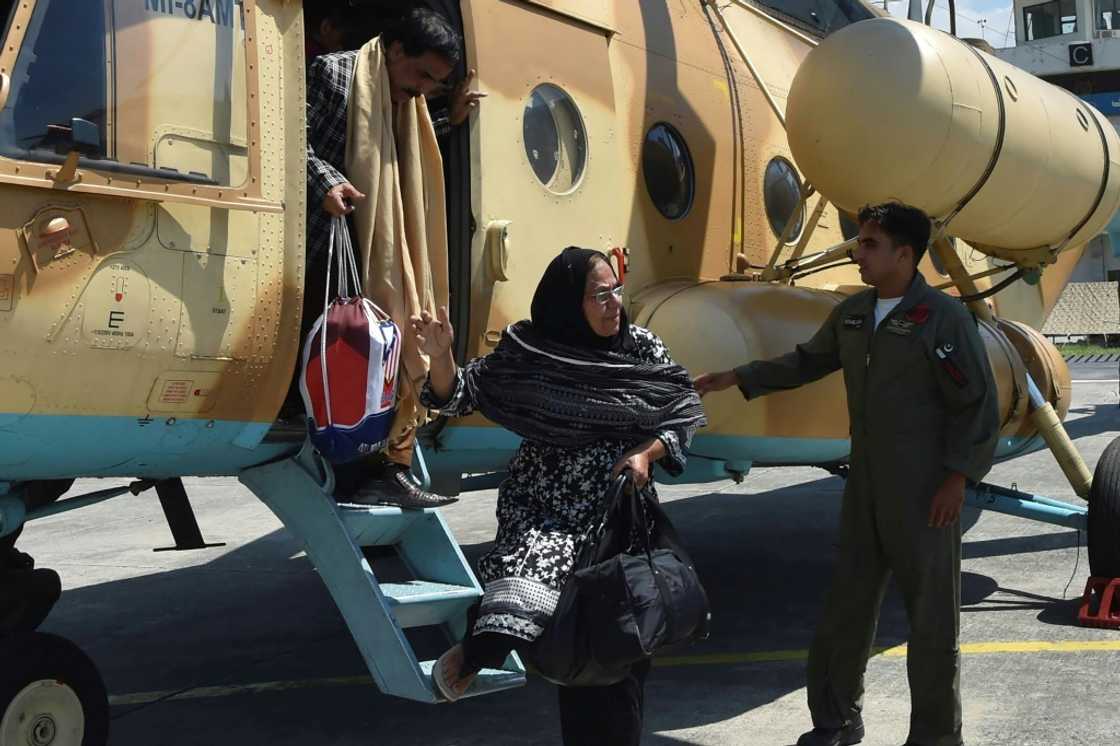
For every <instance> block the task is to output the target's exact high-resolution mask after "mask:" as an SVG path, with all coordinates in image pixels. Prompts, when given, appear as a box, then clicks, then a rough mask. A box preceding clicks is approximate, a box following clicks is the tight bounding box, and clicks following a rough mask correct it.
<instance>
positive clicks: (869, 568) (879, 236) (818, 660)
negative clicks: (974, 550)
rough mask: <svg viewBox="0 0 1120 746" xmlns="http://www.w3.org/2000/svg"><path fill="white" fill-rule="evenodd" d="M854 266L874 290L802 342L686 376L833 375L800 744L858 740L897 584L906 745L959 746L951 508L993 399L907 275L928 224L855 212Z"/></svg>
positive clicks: (944, 309) (775, 384)
mask: <svg viewBox="0 0 1120 746" xmlns="http://www.w3.org/2000/svg"><path fill="white" fill-rule="evenodd" d="M859 225H860V230H859V245H858V247H857V248H856V249H855V250H854V251H853V258H854V259H855V261H856V263H857V264H858V265H859V268H860V277H861V278H862V279H863V281H864V282H865V283H867V284H868V285H871V286H872V288H871V289H869V290H866V291H864V292H861V293H857V294H856V295H853V296H851V297H849V298H847V299H845V300H844V301H843V302H841V303H840V304H839V305H838V306H837V307H836V308H835V309H833V311H832V313H831V315H829V317H828V319H827V320H826V321H825V322H824V325H823V326H822V327H821V328H820V330H819V331H818V332H817V333H816V334H815V335H814V336H813V338H812V339H811V340H809V341H808V342H806V343H805V344H801V345H798V346H797V348H796V350H795V351H793V352H791V353H789V354H787V355H783V356H781V357H778V358H775V359H773V360H765V361H756V362H753V363H750V364H747V365H744V366H742V367H739V368H736V369H734V370H730V371H725V372H722V373H709V374H706V375H703V376H700V377H699V378H697V379H696V388H697V389H698V390H699V391H700V393H701V394H704V393H707V392H709V391H719V390H722V389H726V388H729V387H731V386H733V385H736V384H737V385H738V386H739V388H740V390H741V391H742V392H743V395H744V396H745V397H746V398H747V399H752V398H754V397H757V396H762V395H764V394H768V393H770V392H772V391H784V390H788V389H792V388H796V387H798V386H801V385H803V384H806V383H809V382H810V381H815V380H817V379H818V378H822V377H823V376H825V375H827V374H829V373H831V372H833V371H835V370H837V369H840V368H843V370H844V385H845V388H846V389H847V394H848V415H849V419H850V422H851V439H852V451H851V470H850V472H849V475H848V480H847V485H846V486H845V490H844V500H843V506H842V508H841V513H840V540H839V553H838V556H837V560H836V569H835V575H834V578H833V582H832V587H831V589H830V590H829V593H828V595H827V598H826V601H825V610H824V616H823V619H822V620H821V622H820V624H819V626H818V628H817V633H816V636H815V638H814V640H813V644H812V647H811V649H810V651H809V665H808V692H809V710H810V712H811V714H812V718H813V726H814V727H813V730H812V731H810V732H808V733H805V734H804V735H802V736H801V738H800V739H799V740H798V741H797V743H798V746H841V745H843V744H854V743H859V742H860V741H861V740H862V739H863V733H864V729H863V719H862V716H861V710H862V706H863V675H864V670H865V669H866V667H867V658H868V655H869V654H870V651H871V645H872V642H873V641H874V638H875V628H876V625H877V623H878V618H879V607H880V605H881V603H882V600H883V594H884V592H885V591H886V587H887V580H888V578H889V575H890V574H891V573H894V576H895V579H896V581H897V583H898V587H899V589H900V590H901V591H902V595H903V599H904V601H905V605H906V614H907V617H908V619H909V622H910V640H909V646H908V648H907V660H906V663H907V672H908V675H909V680H910V696H911V705H912V706H911V715H910V733H909V736H908V739H907V744H914V745H915V746H918V745H920V746H957V745H958V744H961V743H963V742H962V740H961V705H960V652H959V649H958V634H959V629H960V559H961V529H960V521H959V518H960V511H961V506H962V504H963V502H964V490H965V481H966V480H971V481H974V482H977V481H979V480H980V479H981V478H982V477H983V476H984V474H986V473H987V471H988V469H989V468H990V467H991V463H992V457H993V455H994V452H995V445H996V438H997V435H998V432H999V413H998V409H997V396H996V394H997V392H996V387H995V383H994V381H993V379H992V373H991V369H990V367H989V365H988V357H987V354H986V352H985V350H984V345H983V343H982V342H981V341H980V336H979V333H978V332H977V327H976V321H975V319H974V318H973V317H972V315H971V314H970V313H969V312H968V310H967V309H966V308H965V306H964V305H962V304H961V303H960V301H959V300H957V299H955V298H951V297H950V296H947V295H945V294H943V293H941V292H939V291H937V290H934V289H932V288H930V287H929V286H928V285H927V284H926V282H925V280H924V279H923V278H922V275H921V274H919V273H918V272H917V265H918V262H919V261H920V260H921V258H922V255H923V254H925V251H926V245H927V243H928V242H929V235H930V224H929V219H928V218H927V217H926V215H925V214H924V213H923V212H921V211H920V210H917V209H915V208H912V207H907V206H904V205H901V204H898V203H888V204H883V205H877V206H874V207H865V208H864V209H863V210H862V211H860V213H859Z"/></svg>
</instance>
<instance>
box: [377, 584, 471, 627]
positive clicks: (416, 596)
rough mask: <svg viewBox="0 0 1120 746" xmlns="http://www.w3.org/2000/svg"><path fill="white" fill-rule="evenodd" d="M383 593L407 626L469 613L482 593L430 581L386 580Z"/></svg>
mask: <svg viewBox="0 0 1120 746" xmlns="http://www.w3.org/2000/svg"><path fill="white" fill-rule="evenodd" d="M381 592H382V593H384V594H385V599H386V600H387V601H388V602H389V609H390V610H391V611H392V612H393V616H395V617H396V619H397V624H399V625H401V626H402V627H404V628H405V629H409V628H411V627H426V626H428V625H431V624H444V623H445V622H449V621H451V620H453V619H454V618H456V617H458V616H462V615H464V614H466V613H467V609H469V608H470V607H471V604H473V603H474V602H475V600H476V599H478V598H479V597H481V596H482V594H481V593H479V592H478V590H477V589H476V588H473V587H464V586H461V585H448V584H447V583H431V582H428V581H426V580H409V581H405V582H403V583H382V584H381Z"/></svg>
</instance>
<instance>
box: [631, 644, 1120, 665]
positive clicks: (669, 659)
mask: <svg viewBox="0 0 1120 746" xmlns="http://www.w3.org/2000/svg"><path fill="white" fill-rule="evenodd" d="M1094 652H1120V640H1084V641H1078V640H1068V641H1062V642H1046V641H1042V640H1024V641H1012V642H967V643H964V644H963V645H961V654H962V655H993V654H1000V653H1004V654H1007V653H1094ZM872 655H882V656H885V657H887V658H905V657H906V646H905V645H895V646H894V647H889V648H875V649H874V650H873V651H872ZM808 658H809V651H808V650H770V651H763V652H758V653H711V654H708V655H682V656H666V657H664V658H656V659H654V661H653V665H654V666H659V667H660V666H665V667H670V668H672V667H678V666H708V665H719V664H725V665H726V664H742V663H779V662H782V661H801V660H807V659H808Z"/></svg>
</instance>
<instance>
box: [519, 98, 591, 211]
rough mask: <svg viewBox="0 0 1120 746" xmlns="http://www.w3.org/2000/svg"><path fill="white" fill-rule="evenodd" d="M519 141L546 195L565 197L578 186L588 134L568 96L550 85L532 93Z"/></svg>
mask: <svg viewBox="0 0 1120 746" xmlns="http://www.w3.org/2000/svg"><path fill="white" fill-rule="evenodd" d="M522 138H523V139H524V141H525V155H526V157H527V158H528V159H529V165H530V166H532V168H533V173H534V174H536V176H537V179H538V180H539V181H540V182H541V184H544V185H545V187H547V188H548V190H549V191H551V192H556V193H557V194H564V193H565V192H570V191H572V189H574V188H575V187H576V185H577V184H579V179H580V177H581V176H582V175H583V169H584V166H585V165H586V163H587V134H586V133H585V132H584V129H583V118H582V117H581V116H580V114H579V109H578V108H576V103H575V101H573V100H572V99H571V97H570V96H569V95H568V94H567V93H565V92H564V91H563V90H561V89H560V88H558V87H556V86H554V85H551V84H549V83H545V84H544V85H540V86H537V87H536V88H535V89H533V92H532V93H531V94H530V95H529V101H528V103H526V104H525V113H524V119H523V121H522Z"/></svg>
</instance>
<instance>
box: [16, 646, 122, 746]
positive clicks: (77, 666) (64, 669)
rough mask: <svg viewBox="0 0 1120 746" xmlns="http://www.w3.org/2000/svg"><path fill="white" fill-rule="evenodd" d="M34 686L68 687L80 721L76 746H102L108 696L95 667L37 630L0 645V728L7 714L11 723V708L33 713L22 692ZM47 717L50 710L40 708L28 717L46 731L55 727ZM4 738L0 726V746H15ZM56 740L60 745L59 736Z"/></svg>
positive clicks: (74, 650) (75, 648) (20, 745)
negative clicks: (80, 731) (45, 684)
mask: <svg viewBox="0 0 1120 746" xmlns="http://www.w3.org/2000/svg"><path fill="white" fill-rule="evenodd" d="M36 682H50V683H49V684H48V685H49V686H52V687H54V686H58V685H61V686H63V687H68V688H69V690H70V692H72V694H73V695H74V696H76V697H77V701H78V702H79V703H80V704H81V718H82V723H83V736H82V740H81V746H105V744H106V743H108V740H109V696H108V694H107V693H106V691H105V683H104V682H103V681H102V680H101V674H99V673H98V672H97V667H96V666H95V665H94V664H93V661H91V660H90V659H89V658H88V657H87V656H86V654H85V653H83V652H82V651H81V649H80V648H79V647H78V646H77V645H75V644H74V643H72V642H70V641H69V640H67V639H65V638H62V637H58V636H57V635H48V634H45V633H42V632H35V633H32V634H27V635H18V636H14V637H8V638H5V639H3V640H2V641H0V726H2V725H3V723H4V718H5V716H6V715H12V716H13V718H12V720H14V715H15V713H16V710H17V709H18V710H21V711H24V712H32V710H36V709H37V708H35V707H31V705H29V704H28V703H29V697H28V695H27V694H26V692H27V688H28V687H29V686H30V685H32V684H35V683H36ZM21 693H22V694H21ZM67 696H69V694H67ZM17 698H18V700H17ZM32 704H34V703H33V702H32ZM21 705H23V706H21ZM28 707H31V710H28ZM52 714H53V713H52V711H51V708H50V707H49V706H46V705H44V706H43V708H42V711H41V712H33V713H32V714H31V717H32V718H35V721H37V722H42V723H43V725H42V727H43V728H44V729H47V730H49V729H51V728H54V727H56V725H55V720H54V719H53V717H52ZM48 721H49V722H48ZM9 722H11V720H10V721H9ZM4 739H5V735H4V732H3V729H2V727H0V746H17V744H16V743H9V742H8V741H6V740H4ZM59 741H60V742H62V743H65V742H66V741H65V740H63V739H61V738H60V739H59ZM45 742H49V741H45ZM18 746H24V743H22V742H21V743H18Z"/></svg>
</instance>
